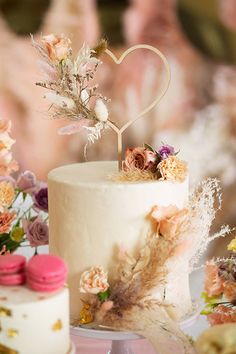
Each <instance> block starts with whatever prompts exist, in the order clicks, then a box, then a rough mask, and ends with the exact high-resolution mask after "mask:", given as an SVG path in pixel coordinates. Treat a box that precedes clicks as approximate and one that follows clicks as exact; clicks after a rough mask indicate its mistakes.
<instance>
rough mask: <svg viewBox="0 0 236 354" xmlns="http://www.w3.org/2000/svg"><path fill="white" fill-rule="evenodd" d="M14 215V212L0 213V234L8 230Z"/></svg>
mask: <svg viewBox="0 0 236 354" xmlns="http://www.w3.org/2000/svg"><path fill="white" fill-rule="evenodd" d="M15 216H16V213H15V212H9V211H4V212H3V213H0V234H3V233H5V232H8V231H10V229H11V224H12V222H13V220H14V219H15Z"/></svg>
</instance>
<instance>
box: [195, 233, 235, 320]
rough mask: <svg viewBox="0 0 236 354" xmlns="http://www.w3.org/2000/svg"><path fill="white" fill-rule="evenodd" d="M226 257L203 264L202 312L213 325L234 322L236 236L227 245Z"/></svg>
mask: <svg viewBox="0 0 236 354" xmlns="http://www.w3.org/2000/svg"><path fill="white" fill-rule="evenodd" d="M228 250H229V251H231V254H230V256H229V257H228V258H223V259H213V260H211V261H208V262H207V263H206V266H205V270H206V279H205V292H204V293H202V297H203V298H204V300H205V303H206V306H205V309H204V310H203V311H202V314H204V315H207V318H208V321H209V323H210V324H211V325H212V326H213V325H216V324H221V323H231V322H232V323H233V322H236V238H234V239H233V240H232V241H231V242H230V244H229V245H228Z"/></svg>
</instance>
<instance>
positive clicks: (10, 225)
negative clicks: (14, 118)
mask: <svg viewBox="0 0 236 354" xmlns="http://www.w3.org/2000/svg"><path fill="white" fill-rule="evenodd" d="M10 130H11V122H10V121H6V120H4V119H0V155H1V156H2V159H1V162H0V163H1V166H0V169H1V178H0V254H1V255H3V254H5V253H7V252H13V251H14V250H16V249H17V248H18V247H20V246H22V245H28V244H30V246H32V247H37V246H40V245H45V244H47V243H48V225H47V219H48V214H47V212H48V195H47V193H48V192H47V186H46V185H45V184H41V183H39V182H37V180H36V177H35V175H34V174H33V173H32V172H30V171H25V172H23V173H20V174H19V175H18V176H15V175H14V177H13V176H11V174H12V173H13V172H16V171H17V170H18V164H17V162H16V161H14V160H13V157H12V153H11V147H12V145H13V144H14V143H15V140H13V139H12V138H11V136H10Z"/></svg>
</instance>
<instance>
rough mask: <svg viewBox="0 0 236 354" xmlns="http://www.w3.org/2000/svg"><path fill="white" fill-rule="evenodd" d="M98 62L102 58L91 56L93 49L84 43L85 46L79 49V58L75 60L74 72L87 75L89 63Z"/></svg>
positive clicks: (94, 63)
mask: <svg viewBox="0 0 236 354" xmlns="http://www.w3.org/2000/svg"><path fill="white" fill-rule="evenodd" d="M98 63H100V60H99V59H97V58H95V57H91V49H90V48H89V46H88V45H86V44H84V45H83V47H82V48H81V49H80V50H79V53H78V55H77V58H76V60H75V62H74V67H73V74H74V75H85V74H86V69H87V66H88V65H90V64H92V65H96V64H98Z"/></svg>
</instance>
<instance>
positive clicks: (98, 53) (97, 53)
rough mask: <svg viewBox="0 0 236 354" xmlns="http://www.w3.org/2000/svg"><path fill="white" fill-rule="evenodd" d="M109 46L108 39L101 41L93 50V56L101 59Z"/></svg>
mask: <svg viewBox="0 0 236 354" xmlns="http://www.w3.org/2000/svg"><path fill="white" fill-rule="evenodd" d="M107 47H108V44H107V41H106V39H104V38H103V39H101V40H100V42H99V43H98V44H97V45H96V46H95V47H94V48H93V49H92V56H93V57H95V58H99V57H100V56H101V55H102V54H103V53H104V52H105V51H106V49H107Z"/></svg>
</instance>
